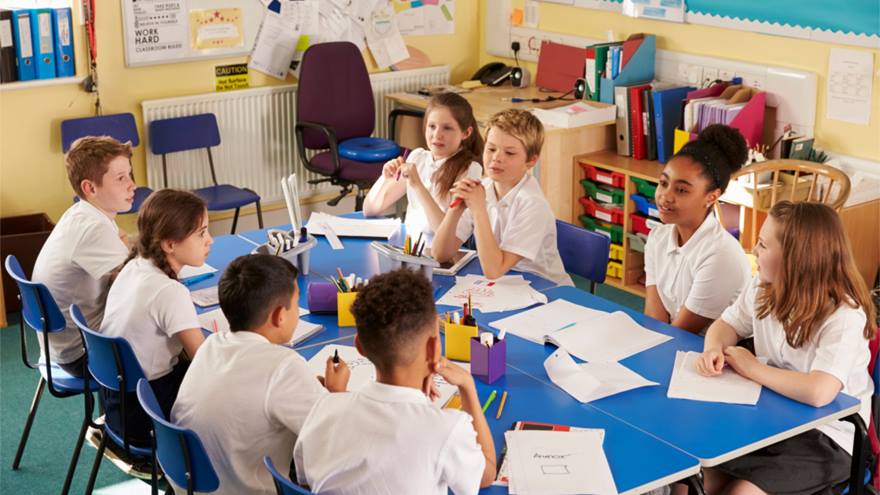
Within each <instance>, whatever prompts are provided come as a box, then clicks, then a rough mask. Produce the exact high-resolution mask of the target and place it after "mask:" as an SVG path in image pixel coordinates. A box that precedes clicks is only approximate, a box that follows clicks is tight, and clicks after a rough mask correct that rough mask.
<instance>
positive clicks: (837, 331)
mask: <svg viewBox="0 0 880 495" xmlns="http://www.w3.org/2000/svg"><path fill="white" fill-rule="evenodd" d="M761 290H762V289H761V288H760V287H759V279H758V277H755V278H754V279H753V280H752V282H751V283H750V284H749V285H748V287H747V288H746V289H745V290H744V291H743V292H742V294H740V296H739V297H738V298H737V300H736V302H735V303H734V304H733V305H732V306H730V307H729V308H727V309H726V310H724V314H722V315H721V319H722V320H724V322H725V323H727V324H728V325H730V326H732V327H733V329H734V330H736V333H737V335H739V336H740V337H741V338H747V337H754V339H755V355H757V356H758V357H766V358H767V364H769V365H770V366H775V367H777V368H782V369H788V370H794V371H800V372H802V373H809V372H811V371H822V372H825V373H828V374H829V375H831V376H833V377H834V378H837V379H838V380H839V381H840V383H841V384H842V385H843V389H842V390H841V392H843V393H845V394H848V395H851V396H853V397H855V398H857V399H859V400H861V402H862V407H861V409H859V415H860V416H861V417H862V419H863V420H865V424H866V425H867V424H868V422H869V421H868V419H869V415H870V411H871V394H872V392H873V389H874V385H873V383H872V382H871V376H870V375H869V374H868V363H869V362H870V360H871V352H870V350H869V348H868V341H867V339H865V337H864V335H863V333H862V332H863V330H864V328H865V320H866V318H867V317H866V316H865V312H864V311H862V309H861V308H858V309H855V308H852V307H850V306H847V305H843V306H841V307H840V308H838V309H837V310H836V311H835V312H834V313H832V314H831V316H829V317H828V319H827V320H825V321H824V322H823V323H822V325H821V327H820V328H819V330H818V331H817V332H816V333H815V334H814V335H813V339H811V340H810V341H809V342H806V343H804V345H803V346H801V347H800V348H798V349H795V348H793V347H791V346H790V345H788V342H787V341H786V340H785V330H784V329H783V327H782V323H780V322H779V320H777V319H776V318H774V317H773V316H770V315H768V316H767V317H766V318H764V319H758V317H757V316H755V313H756V308H757V305H756V299H757V297H758V294H759V293H760V291H761ZM817 429H818V430H819V431H821V432H822V433H824V434H826V435H828V436H829V437H831V439H832V440H834V441H835V442H836V443H837V444H838V445H839V446H840V447H841V448H842V449H844V450H846V451H847V452H849V453H850V454H852V446H853V434H854V433H853V432H854V430H853V425H852V424H850V423H847V422H845V421H832V422H831V423H828V424H825V425H822V426H819V427H818V428H817Z"/></svg>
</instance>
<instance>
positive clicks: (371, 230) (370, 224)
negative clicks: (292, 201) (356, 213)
mask: <svg viewBox="0 0 880 495" xmlns="http://www.w3.org/2000/svg"><path fill="white" fill-rule="evenodd" d="M326 226H330V227H331V228H332V229H333V232H335V233H336V235H338V236H339V237H370V238H379V239H388V238H389V237H391V236H392V235H394V233H395V232H397V231H398V230H400V219H397V218H384V219H360V218H344V217H337V216H334V215H328V214H327V213H322V212H318V211H316V212H312V216H310V217H309V223H307V224H306V227H307V228H308V230H309V233H310V234H316V235H325V232H326Z"/></svg>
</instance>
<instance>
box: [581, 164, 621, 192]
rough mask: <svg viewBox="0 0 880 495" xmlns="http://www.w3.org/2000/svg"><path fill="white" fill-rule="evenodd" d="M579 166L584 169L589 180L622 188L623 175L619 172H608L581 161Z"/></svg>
mask: <svg viewBox="0 0 880 495" xmlns="http://www.w3.org/2000/svg"><path fill="white" fill-rule="evenodd" d="M580 166H581V168H582V169H584V172H586V174H587V178H588V179H590V180H591V181H594V182H598V183H601V184H605V185H607V186H611V187H617V188H620V189H623V182H624V180H625V176H624V175H623V174H621V173H620V172H610V171H608V170H602V169H601V168H596V167H594V166H592V165H590V164H588V163H583V162H581V163H580Z"/></svg>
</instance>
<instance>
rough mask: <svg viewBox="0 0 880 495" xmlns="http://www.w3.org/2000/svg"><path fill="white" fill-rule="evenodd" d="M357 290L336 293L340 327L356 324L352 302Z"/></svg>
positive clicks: (337, 315)
mask: <svg viewBox="0 0 880 495" xmlns="http://www.w3.org/2000/svg"><path fill="white" fill-rule="evenodd" d="M355 297H357V292H338V293H337V294H336V318H337V324H338V325H339V326H340V327H353V326H355V321H354V315H353V314H352V313H351V304H352V303H353V302H354V298H355Z"/></svg>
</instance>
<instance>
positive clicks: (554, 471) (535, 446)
mask: <svg viewBox="0 0 880 495" xmlns="http://www.w3.org/2000/svg"><path fill="white" fill-rule="evenodd" d="M603 437H604V432H596V431H593V430H571V431H541V430H513V431H508V432H506V433H505V434H504V439H505V442H506V443H507V456H508V457H509V458H510V485H509V493H511V494H519V495H524V494H538V493H540V494H576V493H590V494H599V495H606V494H616V493H617V487H616V486H615V484H614V477H613V476H612V475H611V468H610V467H609V465H608V459H607V458H606V457H605V450H604V449H603V448H602V443H603Z"/></svg>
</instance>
